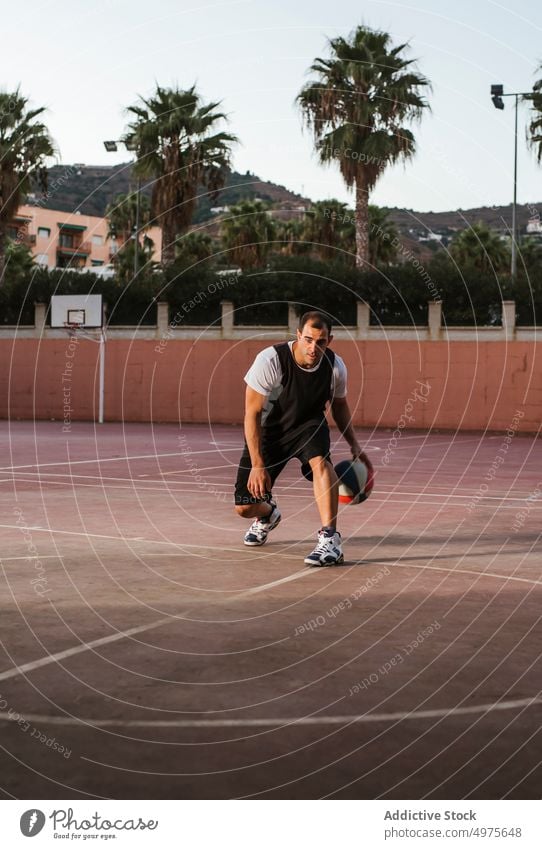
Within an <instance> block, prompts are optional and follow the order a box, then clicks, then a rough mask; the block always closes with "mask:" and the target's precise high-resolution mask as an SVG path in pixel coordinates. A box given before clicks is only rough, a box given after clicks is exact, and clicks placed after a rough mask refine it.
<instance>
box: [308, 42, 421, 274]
mask: <svg viewBox="0 0 542 849" xmlns="http://www.w3.org/2000/svg"><path fill="white" fill-rule="evenodd" d="M329 45H330V48H331V57H330V58H329V59H320V58H317V59H315V61H314V63H313V64H312V66H311V68H310V70H311V71H312V72H314V73H315V74H317V75H318V79H317V80H316V81H312V82H309V83H307V85H306V86H305V87H304V88H303V89H302V90H301V92H300V94H299V95H298V97H297V101H298V103H299V105H300V107H301V110H302V114H303V119H304V122H305V124H306V126H307V127H308V128H309V129H310V130H311V131H312V133H313V136H314V141H315V147H316V151H317V154H318V156H319V159H320V162H322V163H323V164H330V163H333V162H338V164H339V168H340V171H341V175H342V177H343V179H344V181H345V183H346V185H347V186H348V188H351V189H354V190H355V209H356V212H355V219H356V224H355V226H356V265H357V266H358V267H359V268H362V267H363V266H364V265H366V264H367V263H368V261H369V210H368V205H369V193H370V191H371V190H372V189H373V187H374V186H375V184H376V182H377V180H378V178H379V177H380V176H381V175H382V173H383V171H384V169H385V168H386V167H387V166H388V165H391V164H393V163H395V162H397V161H400V160H403V161H406V160H408V159H410V158H411V157H412V156H413V154H414V152H415V140H414V136H413V134H412V132H411V131H410V130H409V129H408V128H407V127H406V126H405V124H406V123H408V122H410V121H412V120H417V119H420V118H421V116H422V113H423V110H424V109H425V108H427V107H428V104H427V102H426V100H425V99H424V97H423V96H422V92H423V89H424V87H427V86H429V82H428V80H427V79H426V78H425V77H423V76H422V75H421V74H419V73H417V72H416V71H415V70H414V68H413V67H411V66H412V65H413V60H409V59H406V58H405V56H404V55H403V54H404V51H405V49H406V47H407V44H400V45H398V46H397V47H393V45H392V41H391V37H390V35H389V34H388V33H386V32H379V31H375V30H372V29H369V28H368V27H365V26H360V27H358V28H357V29H356V30H355V31H354V32H353V33H352V34H351V36H350V37H349V38H348V39H345V38H333V39H331V40H330V41H329Z"/></svg>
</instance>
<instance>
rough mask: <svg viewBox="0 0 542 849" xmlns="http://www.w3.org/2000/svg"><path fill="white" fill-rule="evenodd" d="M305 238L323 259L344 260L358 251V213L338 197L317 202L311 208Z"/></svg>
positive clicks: (306, 222) (313, 250)
mask: <svg viewBox="0 0 542 849" xmlns="http://www.w3.org/2000/svg"><path fill="white" fill-rule="evenodd" d="M304 237H305V240H306V241H307V242H309V243H310V247H311V248H312V252H313V253H314V254H315V255H316V256H318V257H319V258H320V259H323V260H342V261H343V262H344V261H345V260H347V259H349V255H350V254H353V252H354V250H355V230H354V213H353V212H352V211H351V210H350V209H348V207H347V205H346V204H345V203H341V201H339V200H336V199H335V198H330V200H320V201H316V203H313V204H312V206H311V207H310V209H308V210H307V214H306V218H305V230H304Z"/></svg>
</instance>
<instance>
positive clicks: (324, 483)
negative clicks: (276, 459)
mask: <svg viewBox="0 0 542 849" xmlns="http://www.w3.org/2000/svg"><path fill="white" fill-rule="evenodd" d="M308 462H309V465H310V467H311V470H312V478H313V487H314V498H315V500H316V505H317V507H318V512H319V513H320V521H321V522H322V527H323V528H336V527H337V510H338V508H339V480H338V478H337V475H336V474H335V469H334V468H333V466H332V465H331V463H330V462H329V460H326V459H325V458H324V457H312V458H311V459H310V460H309V461H308Z"/></svg>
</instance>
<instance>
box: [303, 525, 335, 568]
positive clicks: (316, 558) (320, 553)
mask: <svg viewBox="0 0 542 849" xmlns="http://www.w3.org/2000/svg"><path fill="white" fill-rule="evenodd" d="M343 561H344V557H343V550H342V546H341V535H340V533H339V532H338V531H335V533H334V534H331V535H329V533H326V532H325V531H323V530H320V531H318V543H317V545H316V548H315V549H314V551H311V553H310V554H309V555H308V556H307V557H305V563H306V564H307V566H336V565H337V564H338V563H343Z"/></svg>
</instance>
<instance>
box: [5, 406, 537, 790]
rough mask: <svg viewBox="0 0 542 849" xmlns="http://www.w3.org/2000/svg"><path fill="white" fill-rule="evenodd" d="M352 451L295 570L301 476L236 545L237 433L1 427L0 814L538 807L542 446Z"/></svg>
mask: <svg viewBox="0 0 542 849" xmlns="http://www.w3.org/2000/svg"><path fill="white" fill-rule="evenodd" d="M360 435H361V437H362V438H363V439H365V438H366V439H367V445H368V450H369V451H370V454H371V457H372V459H373V462H374V465H375V468H376V471H377V478H376V487H375V491H374V493H373V495H372V496H371V498H370V499H369V501H367V502H366V503H365V504H363V505H360V506H356V507H352V506H347V507H345V508H343V509H342V512H341V515H340V529H341V531H342V533H343V537H344V545H345V558H346V562H345V564H344V565H343V566H340V567H335V568H328V569H325V568H323V569H311V568H307V567H305V566H304V564H303V558H304V556H305V555H306V554H307V553H308V552H309V551H310V550H311V549H312V547H313V543H314V539H315V532H316V530H317V529H318V518H317V514H316V509H315V506H314V503H313V499H312V495H311V487H310V484H308V483H307V482H306V481H304V480H303V479H302V478H300V475H299V464H298V463H297V462H296V461H293V462H292V463H291V464H290V465H289V466H288V468H287V470H286V472H285V473H284V475H283V476H282V477H281V478H280V479H279V482H278V486H277V487H276V490H275V492H276V495H277V497H278V501H279V504H280V506H281V509H282V512H283V521H282V523H281V524H280V526H279V527H278V528H277V529H276V530H275V531H273V533H272V534H271V536H270V538H269V541H268V543H267V544H266V545H265V546H264V547H262V548H260V549H250V548H247V547H245V546H243V544H242V535H243V532H244V530H245V528H246V526H247V524H248V523H247V522H246V520H245V521H243V520H241V519H239V518H238V517H237V516H235V515H234V513H233V510H232V506H231V491H232V484H233V479H234V477H235V468H236V463H237V460H238V457H239V454H240V450H241V441H242V434H241V430H240V428H234V427H227V426H217V427H214V428H212V429H211V428H209V427H207V426H203V425H202V426H196V425H190V426H187V427H182V429H181V428H179V427H178V426H174V425H159V426H157V425H154V426H151V425H145V424H131V425H127V426H124V427H123V426H121V425H109V424H106V425H103V426H101V427H99V426H94V425H92V424H84V423H74V424H72V425H71V430H70V431H69V432H68V433H66V432H63V430H62V425H61V423H58V422H39V423H32V422H11V423H7V422H3V423H1V425H0V439H1V445H2V462H1V467H2V468H1V470H0V481H1V484H0V486H1V497H2V505H3V510H2V520H1V527H0V533H1V540H2V546H1V562H2V578H1V580H2V596H1V612H2V645H3V652H2V656H1V671H0V694H1V696H0V709H1V712H0V735H1V740H0V742H1V745H2V747H3V762H4V765H3V768H2V780H1V785H2V788H3V795H4V797H5V798H10V797H16V798H34V799H36V798H42V799H54V798H59V799H63V798H74V799H77V798H164V799H175V798H247V797H248V798H261V799H271V798H312V799H314V798H322V797H326V798H328V797H329V798H412V799H421V798H429V799H437V798H500V797H507V798H540V794H541V786H542V766H541V751H542V746H541V744H542V731H541V730H540V727H541V720H542V694H541V689H542V688H541V682H542V663H541V660H540V648H541V645H542V640H541V636H540V635H541V627H540V616H541V611H542V578H541V574H540V573H541V562H542V560H541V556H540V518H541V505H542V448H541V442H540V440H537V439H535V438H534V437H529V436H519V435H517V434H514V433H513V432H512V436H509V437H508V441H505V440H506V437H505V436H504V435H491V434H486V435H479V434H475V433H473V434H470V433H461V434H456V435H454V434H445V433H431V434H427V433H420V432H410V433H407V432H402V435H401V437H400V439H399V440H398V441H397V444H396V445H393V446H392V447H391V448H390V438H391V433H390V432H389V431H377V432H374V433H370V434H369V433H364V432H362V431H360ZM347 453H348V452H347V450H346V446H345V445H344V443H342V445H341V446H340V447H337V448H336V449H335V451H334V459H335V460H336V461H338V460H339V459H342V458H343V457H346V456H347ZM384 457H387V460H388V462H387V463H385V462H383V458H384ZM498 458H501V459H498Z"/></svg>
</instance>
